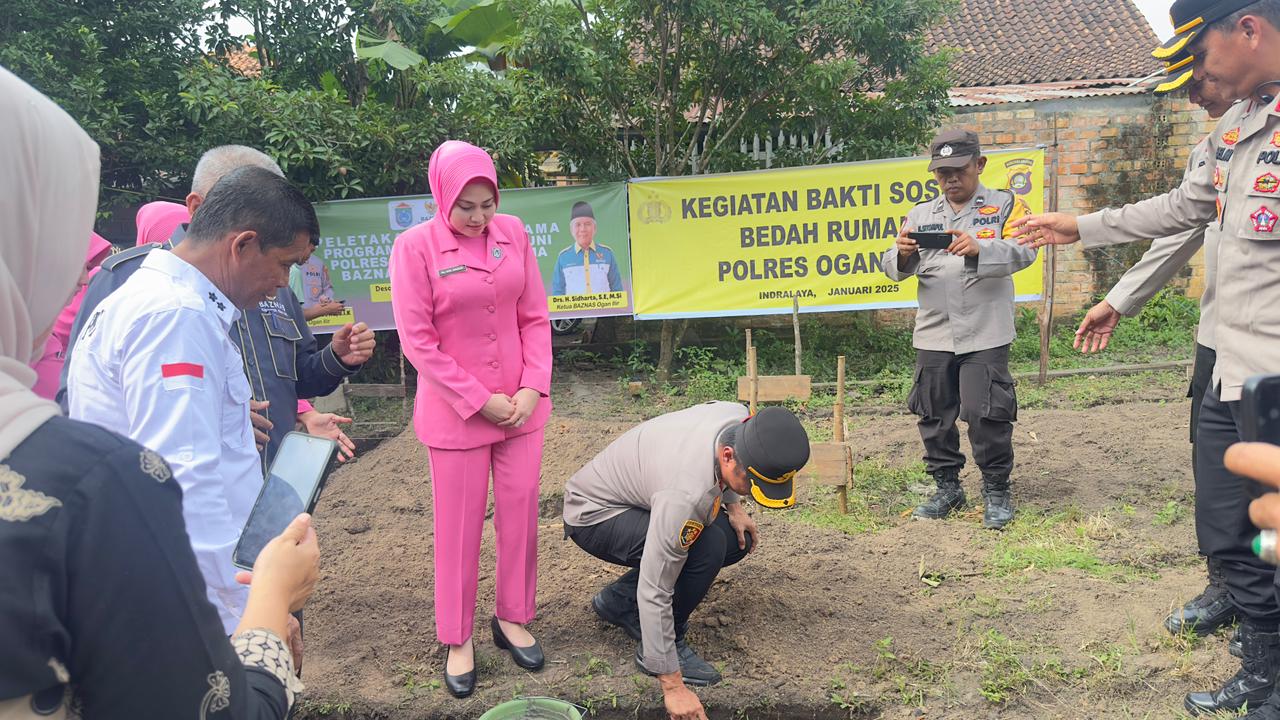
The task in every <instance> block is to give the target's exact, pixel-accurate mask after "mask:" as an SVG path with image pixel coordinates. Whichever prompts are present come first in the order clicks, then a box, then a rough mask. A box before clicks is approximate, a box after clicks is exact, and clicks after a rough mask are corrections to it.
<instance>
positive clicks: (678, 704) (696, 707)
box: [658, 670, 707, 720]
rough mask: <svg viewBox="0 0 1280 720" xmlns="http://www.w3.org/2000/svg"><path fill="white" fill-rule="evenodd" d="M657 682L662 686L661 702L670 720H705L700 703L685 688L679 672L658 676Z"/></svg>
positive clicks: (690, 691)
mask: <svg viewBox="0 0 1280 720" xmlns="http://www.w3.org/2000/svg"><path fill="white" fill-rule="evenodd" d="M658 682H659V683H660V684H661V685H662V702H663V704H664V705H666V707H667V715H668V716H669V717H670V718H671V720H707V711H706V710H704V709H703V708H702V701H701V700H699V699H698V696H697V695H695V694H694V693H693V691H692V690H690V689H689V688H688V687H686V686H685V684H684V680H683V679H682V678H681V677H680V671H679V670H677V671H675V672H672V673H667V674H665V675H659V676H658Z"/></svg>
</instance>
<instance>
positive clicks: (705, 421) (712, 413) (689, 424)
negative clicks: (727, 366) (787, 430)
mask: <svg viewBox="0 0 1280 720" xmlns="http://www.w3.org/2000/svg"><path fill="white" fill-rule="evenodd" d="M746 418H747V409H746V408H745V407H743V406H742V405H740V404H738V403H730V402H710V403H704V404H702V405H695V406H693V407H691V408H688V409H685V410H680V411H677V412H673V413H668V414H666V415H661V416H659V417H656V418H653V419H652V420H648V421H646V422H644V423H641V424H640V425H637V426H636V427H634V428H632V429H630V430H628V431H627V432H626V433H623V435H622V436H620V437H619V438H618V439H617V440H614V441H613V442H612V443H610V444H609V446H608V447H607V448H605V449H604V450H602V451H601V452H600V454H598V455H596V456H595V458H593V459H592V460H591V462H589V463H587V465H586V466H585V467H583V468H582V469H581V470H579V471H578V472H576V473H574V475H573V477H571V478H569V481H568V482H567V483H566V484H565V490H564V524H565V534H566V535H568V536H569V537H570V538H572V539H573V541H574V542H575V543H577V544H578V545H579V546H580V547H582V549H584V550H586V551H587V552H589V553H591V554H592V555H595V556H596V557H598V558H600V559H602V560H606V561H608V562H612V563H615V564H618V565H624V566H629V567H633V568H637V567H638V569H639V571H638V573H637V574H636V575H635V577H634V578H633V579H634V580H635V581H637V582H638V588H637V590H636V600H637V602H638V603H639V610H640V626H641V634H642V640H641V645H642V652H643V664H644V666H645V668H646V669H647V670H649V671H650V672H652V673H655V674H664V673H670V672H676V671H679V670H680V660H679V658H678V656H677V654H676V646H675V643H676V640H677V636H678V635H682V634H683V630H684V625H685V624H686V623H687V621H688V618H689V614H690V613H691V612H692V610H693V608H694V607H696V606H697V605H698V603H699V602H701V601H702V599H703V597H705V595H706V591H707V590H708V589H709V588H710V586H711V583H712V581H714V579H715V576H716V573H718V572H719V570H720V569H721V568H722V567H725V566H727V565H731V564H733V563H735V562H737V561H738V560H740V559H741V558H742V557H743V556H745V555H746V553H747V550H749V549H750V544H748V548H747V550H741V549H739V547H738V544H737V540H736V536H735V537H734V541H733V542H732V544H731V545H729V546H726V543H727V539H726V537H725V534H726V532H727V533H728V534H730V535H732V534H733V530H732V529H731V528H730V527H729V525H728V522H727V520H726V516H725V514H724V513H723V512H721V511H720V508H721V504H722V502H723V503H736V502H739V501H740V498H739V497H738V495H737V494H736V493H734V492H733V491H731V490H725V491H723V492H722V491H721V489H720V485H719V482H718V480H717V478H716V473H715V447H716V440H717V438H719V437H720V434H721V433H722V432H724V431H725V430H726V429H727V428H730V427H734V426H737V425H740V424H741V423H742V421H743V420H745V419H746ZM624 577H625V576H624Z"/></svg>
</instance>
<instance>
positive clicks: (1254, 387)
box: [1240, 375, 1280, 445]
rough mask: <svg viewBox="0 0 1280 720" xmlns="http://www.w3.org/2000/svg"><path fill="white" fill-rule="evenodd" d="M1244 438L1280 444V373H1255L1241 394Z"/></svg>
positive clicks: (1249, 440) (1241, 423) (1241, 426)
mask: <svg viewBox="0 0 1280 720" xmlns="http://www.w3.org/2000/svg"><path fill="white" fill-rule="evenodd" d="M1240 439H1241V440H1244V441H1246V442H1265V443H1271V444H1272V445H1280V375H1255V376H1253V377H1251V378H1249V379H1247V380H1245V382H1244V390H1243V391H1242V392H1241V397H1240Z"/></svg>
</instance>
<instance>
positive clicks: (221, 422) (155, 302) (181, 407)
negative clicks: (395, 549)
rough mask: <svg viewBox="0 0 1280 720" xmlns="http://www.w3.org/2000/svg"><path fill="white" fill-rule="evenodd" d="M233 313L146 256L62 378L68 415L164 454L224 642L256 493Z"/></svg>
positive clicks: (201, 281)
mask: <svg viewBox="0 0 1280 720" xmlns="http://www.w3.org/2000/svg"><path fill="white" fill-rule="evenodd" d="M239 314H240V313H239V311H238V310H237V309H236V308H235V307H234V306H233V305H232V304H231V302H230V301H229V300H228V299H227V298H226V296H225V295H223V294H222V291H220V290H218V288H217V287H215V286H214V284H213V283H212V282H210V281H209V279H208V278H206V277H205V276H204V275H203V274H201V273H200V271H199V270H197V269H196V268H195V267H193V266H192V265H190V264H188V263H187V262H185V261H183V260H181V259H179V258H178V256H176V255H174V254H173V253H171V252H169V251H167V250H153V251H151V253H150V254H148V256H147V259H146V260H144V261H143V263H142V266H141V267H140V268H139V269H138V271H137V272H136V273H134V275H133V277H131V278H129V280H128V281H127V282H125V284H124V285H122V286H121V287H120V289H119V290H116V291H115V292H114V293H112V294H111V295H110V296H108V297H107V299H106V300H104V301H103V302H102V304H101V305H99V306H98V307H97V309H95V310H94V312H93V314H92V315H91V316H90V317H89V319H88V320H87V321H86V322H85V325H84V329H83V330H82V331H81V333H80V337H79V339H78V341H77V345H76V352H75V354H74V356H73V357H72V360H71V367H70V371H69V377H68V381H67V382H68V387H69V395H70V398H71V408H70V415H71V417H72V418H75V419H77V420H84V421H86V422H91V423H94V424H96V425H101V426H102V427H105V428H107V429H108V430H113V431H115V432H118V433H121V434H123V435H125V436H126V437H128V438H130V439H131V440H134V441H135V442H137V443H139V444H141V445H143V446H145V447H148V448H151V449H152V450H155V451H156V452H158V453H160V455H161V456H163V457H164V459H165V460H166V461H168V463H169V465H170V466H171V467H172V468H173V474H174V477H175V478H177V480H178V483H179V484H180V485H181V486H182V515H183V519H184V520H185V521H186V525H187V535H188V537H190V539H191V548H192V550H194V551H195V556H196V562H197V563H198V564H199V566H200V572H201V574H203V575H204V579H205V583H206V585H207V588H206V590H207V593H208V596H209V600H210V601H211V602H212V603H213V604H214V606H215V607H217V608H218V614H219V615H220V616H221V617H222V623H223V626H224V627H225V628H226V631H227V633H228V634H230V633H231V632H232V631H233V630H235V628H236V625H237V624H238V623H239V621H240V616H241V615H242V614H243V613H244V604H245V600H246V599H247V598H248V595H249V591H248V587H247V586H244V585H240V584H238V583H236V581H235V574H236V568H235V567H234V566H233V565H232V564H231V552H232V550H233V549H234V548H235V545H236V541H237V540H238V539H239V537H240V532H241V530H242V529H243V527H244V523H245V521H246V520H247V519H248V517H249V511H250V510H251V509H252V508H253V503H254V500H255V499H256V498H257V496H258V492H259V491H260V490H261V489H262V482H263V477H262V465H261V461H260V459H259V456H258V451H257V448H256V447H255V445H254V439H253V428H252V426H251V425H250V423H249V397H250V393H249V383H248V381H247V380H246V379H245V376H244V364H243V361H242V360H241V358H240V353H239V351H237V350H236V348H235V346H234V345H232V343H231V340H230V339H229V338H228V336H227V331H228V329H229V328H230V327H231V325H232V323H234V322H235V321H236V318H237V317H239Z"/></svg>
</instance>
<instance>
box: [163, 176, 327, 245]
mask: <svg viewBox="0 0 1280 720" xmlns="http://www.w3.org/2000/svg"><path fill="white" fill-rule="evenodd" d="M247 230H252V231H253V232H256V233H257V234H258V244H259V246H260V247H261V248H262V250H263V251H264V252H265V251H266V250H268V249H270V248H273V247H288V246H290V245H292V244H293V243H294V240H296V239H297V237H298V233H307V236H308V238H309V239H310V240H311V243H312V244H313V245H314V244H318V243H319V241H320V221H319V220H317V219H316V211H315V209H314V208H312V207H311V203H309V202H307V198H306V197H304V196H303V194H302V193H301V192H300V191H299V190H298V189H297V188H295V187H294V186H293V185H290V184H289V181H288V180H285V179H284V178H282V177H280V176H279V175H276V174H275V173H273V172H271V171H270V170H267V169H266V168H261V167H257V166H253V165H246V166H244V167H238V168H236V169H235V170H232V171H231V172H229V173H227V174H226V175H223V176H222V178H221V179H220V180H218V182H216V183H214V185H213V188H212V189H210V190H209V194H208V195H207V196H205V199H204V202H203V203H201V205H200V207H198V208H196V212H195V215H194V216H193V217H192V219H191V224H190V225H189V226H188V227H187V240H188V241H191V240H194V241H195V242H213V241H216V240H218V239H219V238H222V237H225V236H226V235H227V233H234V232H244V231H247Z"/></svg>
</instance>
